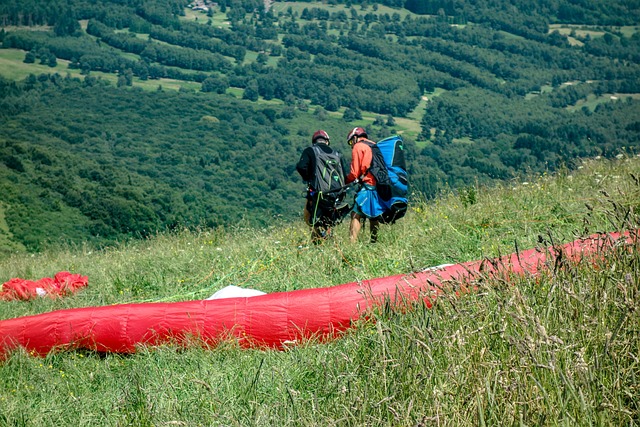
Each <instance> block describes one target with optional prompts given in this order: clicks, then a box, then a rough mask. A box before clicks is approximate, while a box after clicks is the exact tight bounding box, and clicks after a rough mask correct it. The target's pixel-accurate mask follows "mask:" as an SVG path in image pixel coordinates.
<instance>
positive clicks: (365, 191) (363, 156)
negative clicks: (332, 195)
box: [345, 127, 380, 243]
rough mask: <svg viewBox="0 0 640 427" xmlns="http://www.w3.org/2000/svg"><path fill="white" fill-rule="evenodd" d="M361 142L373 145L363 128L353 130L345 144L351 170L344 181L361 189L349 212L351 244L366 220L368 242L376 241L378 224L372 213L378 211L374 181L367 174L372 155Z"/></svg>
mask: <svg viewBox="0 0 640 427" xmlns="http://www.w3.org/2000/svg"><path fill="white" fill-rule="evenodd" d="M361 141H368V142H370V143H373V144H375V142H373V141H370V140H369V139H368V136H367V131H366V130H365V129H364V128H361V127H355V128H353V129H352V130H351V131H350V132H349V134H348V135H347V144H349V146H350V147H351V168H350V170H349V175H347V177H346V179H345V181H346V183H347V184H350V183H353V182H357V183H360V184H361V188H360V190H358V192H357V193H356V200H355V203H354V204H353V210H352V212H351V223H350V225H349V237H350V239H351V242H352V243H355V242H356V241H357V240H358V234H360V230H361V228H362V224H363V223H364V221H365V220H366V219H369V229H370V232H371V239H370V242H371V243H375V242H376V241H377V240H378V226H379V224H380V223H379V221H378V220H377V219H376V215H373V213H372V212H375V210H376V209H375V207H374V206H376V207H377V208H378V209H379V202H378V200H379V199H378V193H377V191H376V179H375V177H374V176H373V174H371V172H369V167H370V166H371V160H372V158H373V153H372V152H371V148H370V147H369V146H368V145H367V144H359V142H361ZM372 207H374V208H372Z"/></svg>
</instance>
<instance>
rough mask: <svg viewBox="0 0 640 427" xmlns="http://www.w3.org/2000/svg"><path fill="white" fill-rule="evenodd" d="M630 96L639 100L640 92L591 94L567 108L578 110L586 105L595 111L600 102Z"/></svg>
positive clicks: (613, 100) (623, 98) (619, 99)
mask: <svg viewBox="0 0 640 427" xmlns="http://www.w3.org/2000/svg"><path fill="white" fill-rule="evenodd" d="M628 98H631V99H635V100H638V99H640V93H604V94H602V95H600V96H596V95H594V94H591V95H589V96H587V99H581V100H579V101H578V102H576V103H575V105H573V106H569V107H567V110H569V111H576V110H579V109H581V108H584V107H586V108H588V109H589V110H591V111H593V110H595V108H596V107H597V106H598V105H600V104H604V103H607V102H617V101H623V102H624V101H625V100H626V99H628Z"/></svg>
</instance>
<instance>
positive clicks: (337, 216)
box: [307, 145, 351, 229]
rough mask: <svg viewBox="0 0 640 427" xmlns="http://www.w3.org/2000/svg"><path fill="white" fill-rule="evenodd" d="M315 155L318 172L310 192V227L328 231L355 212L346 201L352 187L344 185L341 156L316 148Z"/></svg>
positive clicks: (308, 195) (314, 175) (314, 149)
mask: <svg viewBox="0 0 640 427" xmlns="http://www.w3.org/2000/svg"><path fill="white" fill-rule="evenodd" d="M313 152H314V154H315V164H316V168H315V171H314V174H313V179H312V181H311V182H309V183H308V184H309V185H308V188H307V199H308V200H309V202H310V204H309V205H308V206H309V207H310V208H311V209H309V213H310V214H311V220H310V225H311V226H313V227H322V228H325V229H328V228H329V227H332V226H334V225H336V224H338V223H339V222H340V221H342V219H343V218H344V216H345V215H346V214H347V213H348V212H349V211H350V210H351V207H350V206H349V204H348V203H346V202H345V201H344V199H345V196H346V194H347V190H348V186H346V185H345V183H344V181H345V180H344V172H343V170H342V163H341V156H340V153H338V152H331V153H325V152H324V151H323V150H322V149H321V148H320V147H318V146H316V145H314V146H313Z"/></svg>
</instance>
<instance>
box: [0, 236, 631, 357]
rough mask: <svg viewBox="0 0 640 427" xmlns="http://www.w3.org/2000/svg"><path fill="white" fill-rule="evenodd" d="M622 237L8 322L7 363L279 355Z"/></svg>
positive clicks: (1, 333) (3, 331)
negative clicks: (168, 352)
mask: <svg viewBox="0 0 640 427" xmlns="http://www.w3.org/2000/svg"><path fill="white" fill-rule="evenodd" d="M634 233H635V232H634ZM621 237H622V236H621V235H620V234H619V233H611V234H607V235H593V236H590V237H588V238H586V239H580V240H576V241H574V242H571V243H567V244H565V245H562V246H554V247H551V248H546V249H545V248H543V249H537V248H534V249H529V250H526V251H519V252H515V253H513V254H511V255H506V256H503V257H500V258H496V259H492V260H479V261H470V262H466V263H461V264H455V265H451V264H449V265H443V266H439V267H435V268H433V269H428V270H425V271H422V272H418V273H411V274H405V275H396V276H389V277H382V278H378V279H371V280H364V281H362V282H352V283H346V284H343V285H339V286H331V287H326V288H317V289H302V290H298V291H291V292H279V293H273V294H266V295H260V296H254V297H236V298H226V299H218V300H202V301H185V302H175V303H144V304H121V305H113V306H105V307H86V308H74V309H68V310H58V311H54V312H50V313H44V314H39V315H35V316H26V317H21V318H16V319H8V320H2V321H0V357H2V356H6V355H7V354H8V352H10V351H11V350H12V349H14V348H16V347H23V348H25V349H26V350H27V351H29V352H30V353H31V354H34V355H46V354H47V353H48V352H50V351H52V350H59V349H73V348H85V349H90V350H96V351H100V352H119V353H132V352H135V351H136V348H137V347H139V346H141V345H156V344H161V343H169V342H170V343H175V344H179V345H190V344H193V343H201V344H204V345H208V346H215V345H216V344H217V343H219V342H220V341H222V340H225V339H228V338H233V339H234V340H236V341H237V342H238V343H239V344H240V345H241V346H243V347H262V348H276V349H283V348H286V347H287V346H288V345H290V344H291V343H294V342H299V341H300V340H304V339H307V338H310V337H313V338H317V339H318V340H320V341H326V340H329V339H332V338H336V337H338V336H339V335H340V333H341V332H342V331H345V330H346V329H348V328H350V327H352V326H353V321H354V320H356V319H358V318H361V317H362V316H363V315H366V313H367V310H368V309H369V308H371V307H375V306H381V305H382V304H387V303H388V304H391V305H393V306H394V307H399V306H406V307H407V308H410V304H411V303H412V302H415V301H424V302H425V304H426V306H427V307H431V305H432V304H433V303H434V302H435V300H436V299H437V297H438V296H439V295H441V294H442V292H444V290H445V289H453V290H454V291H455V292H457V293H459V292H469V291H472V290H473V289H474V288H473V286H474V283H475V281H476V280H478V279H479V278H481V277H482V276H483V275H501V276H504V275H508V274H536V273H538V271H539V270H541V269H547V268H549V267H551V268H553V267H554V266H555V265H557V264H558V263H559V262H561V261H562V262H564V261H567V260H573V261H576V260H579V259H581V258H583V257H585V256H593V255H598V254H601V253H602V251H604V250H605V249H610V248H611V247H612V246H613V245H614V244H616V243H617V242H619V241H622V242H624V241H625V240H629V239H631V238H632V237H631V236H630V234H629V233H627V234H626V239H625V238H621ZM634 238H635V239H637V238H638V236H635V237H634ZM618 239H619V240H618ZM504 277H506V276H504Z"/></svg>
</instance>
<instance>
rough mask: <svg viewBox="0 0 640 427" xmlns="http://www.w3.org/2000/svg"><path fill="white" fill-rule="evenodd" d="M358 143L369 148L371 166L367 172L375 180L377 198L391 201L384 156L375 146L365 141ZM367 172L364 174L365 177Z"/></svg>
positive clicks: (389, 183) (390, 189)
mask: <svg viewBox="0 0 640 427" xmlns="http://www.w3.org/2000/svg"><path fill="white" fill-rule="evenodd" d="M360 142H362V143H363V144H366V145H367V146H368V147H369V148H371V154H372V156H371V166H369V169H367V172H371V175H373V176H374V178H375V179H376V190H377V191H378V196H380V198H381V199H382V200H384V201H385V202H386V201H388V200H389V199H391V197H392V195H393V194H392V187H391V180H390V179H389V172H388V170H387V164H386V162H385V159H384V156H383V155H382V152H381V151H380V148H379V147H378V145H377V144H374V143H373V142H369V141H367V140H362V141H360ZM367 172H365V175H366V174H367Z"/></svg>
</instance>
